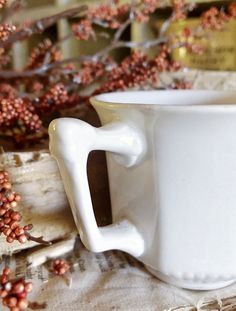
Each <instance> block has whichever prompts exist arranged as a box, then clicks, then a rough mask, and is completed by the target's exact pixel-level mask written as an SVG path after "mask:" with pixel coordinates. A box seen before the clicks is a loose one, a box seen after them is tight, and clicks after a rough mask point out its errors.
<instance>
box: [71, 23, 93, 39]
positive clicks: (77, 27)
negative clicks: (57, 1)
mask: <svg viewBox="0 0 236 311" xmlns="http://www.w3.org/2000/svg"><path fill="white" fill-rule="evenodd" d="M72 31H73V33H74V35H75V37H76V38H77V39H79V40H88V39H89V38H90V37H92V36H94V35H95V32H94V30H93V28H92V23H91V21H90V20H88V19H84V20H82V21H81V22H79V23H74V24H73V25H72Z"/></svg>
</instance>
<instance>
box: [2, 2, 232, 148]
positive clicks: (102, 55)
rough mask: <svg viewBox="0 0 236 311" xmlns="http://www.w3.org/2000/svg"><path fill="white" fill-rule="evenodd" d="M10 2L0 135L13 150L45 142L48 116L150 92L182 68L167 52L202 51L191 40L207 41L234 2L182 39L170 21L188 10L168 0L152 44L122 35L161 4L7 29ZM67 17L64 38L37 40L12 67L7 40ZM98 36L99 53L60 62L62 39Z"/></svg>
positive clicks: (210, 13) (116, 7)
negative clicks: (117, 94)
mask: <svg viewBox="0 0 236 311" xmlns="http://www.w3.org/2000/svg"><path fill="white" fill-rule="evenodd" d="M17 3H18V1H13V4H12V5H10V6H7V4H8V1H7V0H2V1H0V8H1V9H2V13H3V14H2V19H1V23H0V136H1V137H6V138H11V139H13V141H14V142H15V143H16V144H17V145H18V146H24V143H27V142H30V143H33V142H36V141H38V140H40V139H42V138H45V137H46V136H47V131H46V128H47V125H48V122H50V120H51V118H53V117H52V116H53V114H54V113H57V115H60V112H61V111H62V110H64V109H66V108H70V107H72V106H77V105H81V107H83V106H85V105H87V104H88V99H89V97H90V96H92V95H96V94H99V93H101V92H105V91H106V92H110V91H116V90H125V89H128V88H136V89H137V88H143V87H144V86H145V84H149V85H150V87H152V88H156V86H157V83H158V81H159V80H161V79H162V78H161V76H160V73H162V72H167V73H168V72H173V71H176V70H180V69H181V68H182V64H180V63H178V62H176V61H174V60H173V59H172V52H173V50H174V49H176V48H179V47H185V48H186V50H187V51H188V52H189V53H197V54H202V53H203V47H202V46H201V45H199V44H198V43H195V42H194V38H198V39H199V38H202V37H208V36H209V32H210V31H212V30H214V31H217V30H219V29H222V28H223V27H224V26H225V24H226V23H228V22H229V21H230V20H232V19H235V18H236V2H235V1H231V2H230V3H229V4H227V5H226V7H225V8H217V7H212V8H210V9H209V10H206V11H205V12H203V14H202V16H201V18H200V21H199V25H198V26H197V27H196V28H194V29H190V28H185V29H183V31H182V33H181V34H177V33H169V34H167V33H166V31H167V29H168V28H169V26H170V24H171V23H172V22H173V21H179V20H180V21H182V20H184V19H186V18H187V17H188V14H189V12H191V11H192V10H194V8H195V6H194V5H193V4H187V3H185V1H184V0H172V1H171V4H172V12H171V14H170V15H169V17H168V18H167V20H166V21H165V22H164V23H163V25H162V27H161V29H160V32H159V35H157V36H156V37H155V38H153V39H152V40H143V41H141V42H136V41H132V40H126V39H125V36H124V34H125V33H126V31H127V30H128V29H129V27H130V26H131V24H132V23H133V22H135V23H140V22H142V23H145V22H148V21H149V19H150V16H151V15H152V14H153V13H154V12H155V11H156V10H157V9H158V8H159V7H160V2H159V1H158V0H143V1H141V0H133V1H130V2H128V3H125V4H122V3H120V1H119V0H113V1H109V2H108V3H107V4H104V3H103V4H100V5H98V6H92V7H89V8H87V7H86V6H80V7H77V8H73V9H69V10H65V11H62V12H60V13H58V14H55V15H52V16H49V17H45V18H42V19H39V20H36V21H32V22H27V23H23V24H20V25H14V24H12V23H11V22H10V21H9V19H10V17H11V15H12V14H14V13H15V12H16V11H18V10H19V9H22V8H21V6H20V4H19V3H18V4H17ZM4 16H5V17H4ZM72 17H73V22H72V26H71V33H69V34H68V35H66V36H65V37H64V38H61V39H59V40H58V41H56V42H51V41H50V40H49V39H45V40H44V41H42V42H40V43H39V44H38V46H35V47H34V48H33V49H32V51H31V54H30V56H29V59H28V61H27V64H26V65H25V67H24V68H23V69H22V70H15V69H14V68H13V64H12V61H11V57H10V54H9V50H10V49H11V47H12V45H13V44H14V43H16V42H19V41H22V40H26V39H29V38H31V37H33V36H35V35H37V34H39V33H44V32H45V30H46V29H48V28H49V27H51V26H52V25H54V24H55V23H57V22H58V21H59V20H60V19H62V18H68V19H69V18H72ZM75 19H76V20H75ZM99 36H105V37H107V38H109V42H108V44H107V45H106V46H105V47H103V48H102V49H100V50H97V51H96V52H95V53H93V54H81V55H78V56H76V57H70V58H63V56H62V53H61V43H62V42H64V41H66V40H68V39H69V38H72V37H74V38H75V39H76V40H79V41H88V42H91V41H96V40H97V39H98V37H99ZM150 48H154V49H155V51H156V55H154V56H153V57H149V56H148V50H149V49H150ZM121 49H122V50H124V51H125V52H126V56H125V57H124V58H123V59H121V60H120V61H117V60H116V58H115V57H113V56H112V55H113V52H114V51H120V50H121ZM163 85H164V86H165V87H166V88H168V89H169V88H189V87H191V84H190V83H189V82H187V81H185V80H179V81H178V80H176V81H175V80H173V83H169V84H168V85H165V84H163ZM84 94H86V96H84ZM64 115H65V114H64Z"/></svg>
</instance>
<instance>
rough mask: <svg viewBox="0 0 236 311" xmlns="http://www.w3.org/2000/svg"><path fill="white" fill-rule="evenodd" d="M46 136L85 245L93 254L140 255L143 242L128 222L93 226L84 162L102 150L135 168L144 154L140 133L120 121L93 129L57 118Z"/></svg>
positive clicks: (72, 120) (83, 124)
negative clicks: (91, 154)
mask: <svg viewBox="0 0 236 311" xmlns="http://www.w3.org/2000/svg"><path fill="white" fill-rule="evenodd" d="M49 136H50V145H49V149H50V152H51V154H52V156H53V157H54V158H56V160H57V162H58V165H59V170H60V173H61V176H62V180H63V183H64V187H65V191H66V194H67V197H68V200H69V203H70V206H71V208H72V213H73V216H74V219H75V222H76V225H77V228H78V230H79V234H80V237H81V240H82V242H83V243H84V244H85V246H86V247H87V248H88V249H90V250H92V251H94V252H101V251H106V250H110V249H119V250H123V251H126V252H128V253H130V254H131V255H133V256H135V257H139V256H141V255H142V254H143V252H144V241H143V238H142V236H141V234H140V233H139V232H138V230H137V228H136V227H135V225H134V224H132V223H131V222H130V221H129V220H126V219H124V220H121V221H120V222H118V223H115V224H112V225H109V226H105V227H100V228H99V227H98V226H97V222H96V219H95V215H94V212H93V206H92V200H91V195H90V189H89V183H88V178H87V159H88V155H89V152H90V151H91V150H106V151H110V152H115V153H116V154H118V156H119V161H120V162H121V163H122V164H123V165H125V166H127V167H130V166H132V165H135V164H137V163H138V162H139V161H141V159H142V157H143V155H144V154H145V151H146V142H145V139H144V137H143V134H142V133H141V132H140V131H139V130H138V129H137V128H135V127H133V126H131V125H128V124H125V123H122V122H119V123H112V124H108V125H106V126H104V127H101V128H94V127H92V126H90V125H89V124H87V123H85V122H83V121H80V120H78V119H73V118H61V119H56V120H54V121H52V122H51V124H50V126H49ZM75 138H77V139H76V141H75Z"/></svg>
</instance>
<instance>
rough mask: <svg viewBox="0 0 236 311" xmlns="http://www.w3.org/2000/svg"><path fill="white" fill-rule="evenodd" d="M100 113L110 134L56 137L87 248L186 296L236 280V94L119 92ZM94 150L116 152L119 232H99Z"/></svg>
mask: <svg viewBox="0 0 236 311" xmlns="http://www.w3.org/2000/svg"><path fill="white" fill-rule="evenodd" d="M92 104H93V105H94V107H95V109H96V110H97V112H98V114H99V117H100V119H101V121H102V124H103V127H102V128H100V129H95V128H93V127H91V126H90V125H88V124H86V123H84V122H82V121H79V120H75V119H68V118H65V119H64V118H63V119H58V120H54V121H53V122H52V123H51V125H50V128H49V133H50V150H51V153H52V155H54V156H55V158H56V159H57V161H58V164H59V168H60V171H61V174H62V178H63V181H64V185H65V189H66V192H67V196H68V198H69V201H70V204H71V207H72V211H73V214H74V217H75V220H76V223H77V227H78V229H79V232H80V235H81V238H82V240H83V242H84V244H85V245H86V246H87V247H88V248H89V249H91V250H93V251H104V250H107V249H121V250H123V251H126V252H128V253H130V254H132V255H133V256H135V257H137V258H138V259H139V260H140V261H142V262H143V263H144V264H145V265H146V266H147V268H148V269H149V271H151V272H152V273H153V274H154V275H156V276H158V277H159V278H161V279H163V280H164V281H168V282H170V283H173V284H176V285H178V286H181V287H185V288H191V289H213V288H218V287H222V286H225V285H227V284H230V283H232V282H233V281H234V280H236V264H235V263H236V245H235V236H236V229H235V228H236V226H235V223H236V191H235V185H236V122H235V121H236V93H234V92H231V93H229V92H218V91H151V92H150V91H149V92H145V91H144V92H125V93H123V92H120V93H110V94H103V95H99V96H97V98H94V99H93V100H92ZM75 137H77V141H76V142H75V140H74V138H75ZM93 149H102V150H107V151H110V152H108V153H107V163H108V173H109V183H110V193H111V202H112V214H113V221H114V224H113V225H111V226H109V227H104V228H98V227H97V225H96V221H95V218H94V215H93V211H92V203H91V198H90V193H89V187H88V182H87V173H86V161H87V155H88V153H89V152H90V151H91V150H93ZM111 152H112V153H111Z"/></svg>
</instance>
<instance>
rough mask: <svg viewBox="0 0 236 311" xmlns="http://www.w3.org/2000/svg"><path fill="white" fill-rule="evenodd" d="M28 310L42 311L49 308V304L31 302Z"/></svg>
mask: <svg viewBox="0 0 236 311" xmlns="http://www.w3.org/2000/svg"><path fill="white" fill-rule="evenodd" d="M28 308H29V309H31V310H42V309H46V308H47V303H46V302H43V303H39V302H29V305H28Z"/></svg>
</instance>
